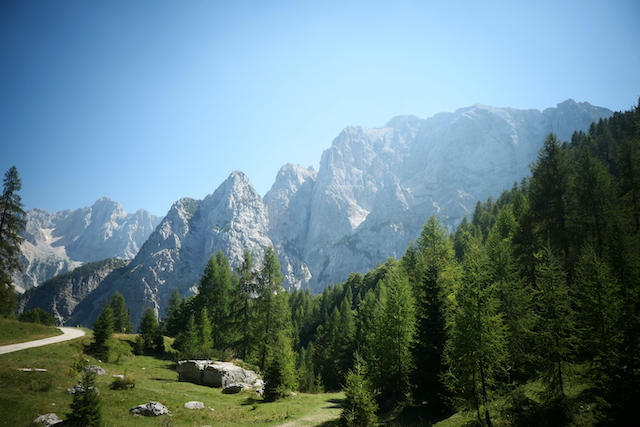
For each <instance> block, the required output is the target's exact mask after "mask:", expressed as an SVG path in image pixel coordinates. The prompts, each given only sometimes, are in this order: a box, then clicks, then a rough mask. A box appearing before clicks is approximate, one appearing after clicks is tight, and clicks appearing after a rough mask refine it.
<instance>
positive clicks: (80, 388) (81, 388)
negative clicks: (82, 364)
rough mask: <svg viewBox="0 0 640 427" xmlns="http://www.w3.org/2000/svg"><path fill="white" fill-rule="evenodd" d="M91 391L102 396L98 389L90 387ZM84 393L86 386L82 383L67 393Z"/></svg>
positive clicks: (69, 389)
mask: <svg viewBox="0 0 640 427" xmlns="http://www.w3.org/2000/svg"><path fill="white" fill-rule="evenodd" d="M90 390H93V392H94V393H95V394H96V395H100V390H99V389H98V387H90ZM84 392H85V389H84V384H82V383H78V384H76V385H74V386H73V387H70V388H68V389H67V393H69V394H76V393H84Z"/></svg>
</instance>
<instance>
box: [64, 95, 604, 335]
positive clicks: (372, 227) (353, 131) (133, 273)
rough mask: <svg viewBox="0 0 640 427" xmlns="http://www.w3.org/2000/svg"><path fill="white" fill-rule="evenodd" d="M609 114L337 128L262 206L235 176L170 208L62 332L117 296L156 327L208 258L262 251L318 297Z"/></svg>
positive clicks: (573, 108)
mask: <svg viewBox="0 0 640 427" xmlns="http://www.w3.org/2000/svg"><path fill="white" fill-rule="evenodd" d="M612 114H613V112H612V111H610V110H607V109H605V108H599V107H594V106H592V105H590V104H588V103H586V102H585V103H577V102H575V101H573V100H568V101H565V102H563V103H561V104H558V106H557V107H556V108H549V109H546V110H544V111H538V110H516V109H513V108H495V107H489V106H485V105H479V104H478V105H474V106H472V107H468V108H462V109H459V110H457V111H456V112H455V113H440V114H437V115H435V116H434V117H431V118H429V119H426V120H423V119H419V118H417V117H414V116H399V117H396V118H394V119H392V120H391V121H390V122H389V123H387V124H386V125H385V126H383V127H380V128H374V129H368V128H365V127H348V128H346V129H345V130H344V131H342V133H341V134H340V135H338V137H337V138H336V139H335V140H334V141H333V144H332V146H331V148H329V149H328V150H326V151H325V152H324V153H323V155H322V159H321V161H320V169H319V171H317V172H316V171H314V170H313V169H310V168H309V169H306V168H303V167H301V166H296V165H292V164H287V165H285V166H283V167H282V169H281V170H280V172H279V173H278V175H277V177H276V180H275V183H274V184H273V186H272V187H271V189H270V190H269V192H268V193H267V194H266V195H265V197H264V199H263V198H261V197H260V196H259V195H258V194H257V193H256V192H255V190H254V189H253V187H252V185H251V183H250V182H249V180H248V179H247V177H246V176H245V175H244V174H243V173H242V172H233V173H232V174H231V176H230V177H229V178H228V179H227V180H226V181H225V182H224V183H222V185H221V186H220V187H219V188H218V189H217V190H216V191H215V192H214V193H213V194H211V195H209V196H207V197H206V198H205V199H203V200H193V199H181V200H178V201H177V202H176V203H174V205H173V206H172V208H171V210H170V211H169V213H168V214H167V216H166V217H165V218H164V219H163V220H162V222H161V223H160V225H159V226H158V227H157V228H156V230H155V231H154V232H153V233H152V234H151V235H150V236H149V239H148V240H147V241H146V242H145V243H144V245H143V246H142V248H141V249H140V251H139V252H138V254H137V255H136V257H135V258H134V259H133V260H132V261H131V262H130V263H129V264H128V265H127V266H126V267H124V268H122V269H119V270H114V271H113V272H112V273H111V274H110V275H109V276H107V277H106V278H105V280H104V281H103V282H102V283H101V284H100V285H99V286H98V287H97V288H96V289H95V290H94V291H93V292H91V294H89V295H88V296H87V298H85V299H84V300H83V301H82V302H81V303H79V304H78V306H77V307H76V309H75V310H74V313H73V314H72V316H71V320H70V321H69V322H70V323H72V324H73V323H82V324H85V325H89V324H91V323H92V322H93V320H94V319H95V318H96V316H97V314H98V312H99V310H100V307H101V305H102V302H103V301H104V300H105V299H106V298H109V297H110V295H111V294H112V293H113V291H115V290H119V291H120V292H121V293H122V294H123V295H124V296H125V299H126V300H127V303H128V304H129V307H130V308H131V315H132V321H133V322H134V324H137V322H138V321H139V320H140V317H141V315H142V312H143V310H144V309H145V308H146V307H153V308H154V309H155V310H156V311H157V312H158V313H159V314H160V315H162V314H163V313H164V307H165V306H166V303H167V300H168V298H169V296H170V294H171V292H172V290H173V288H178V289H179V290H180V292H181V293H182V294H183V295H189V294H191V293H192V292H193V291H194V289H195V288H194V287H195V286H196V284H197V282H198V279H199V277H200V276H201V274H202V271H203V269H204V266H205V263H206V261H207V260H208V258H209V257H210V256H211V254H213V253H215V252H216V251H217V250H222V251H224V252H225V253H226V254H227V256H228V257H229V259H230V261H231V263H232V265H237V264H238V263H239V262H240V261H241V258H242V254H243V251H244V249H245V248H246V249H249V250H250V251H251V252H252V254H253V256H254V258H255V259H256V261H257V262H258V263H259V262H260V261H261V259H262V255H263V253H264V250H265V249H266V247H268V246H269V245H273V246H274V247H275V248H276V251H277V253H278V256H279V259H280V263H281V265H282V271H283V274H284V275H285V285H286V286H288V287H290V288H292V287H297V288H305V287H310V288H311V290H312V291H314V292H320V291H322V290H323V289H324V287H325V286H327V285H331V284H333V283H337V282H342V281H344V280H345V279H346V277H347V276H348V274H349V273H351V272H356V271H360V272H366V271H368V270H369V269H371V268H373V267H375V265H376V263H378V262H384V261H385V259H386V258H387V257H389V256H394V257H400V256H402V254H403V253H404V251H405V250H406V248H407V246H408V244H409V242H410V241H412V240H414V239H415V238H416V237H417V236H418V234H419V233H420V230H421V228H422V225H423V223H424V221H425V220H426V219H427V218H428V217H429V215H432V214H433V215H436V216H437V217H438V218H439V219H440V220H441V221H442V222H443V224H445V225H446V226H447V227H448V228H449V229H450V230H453V228H454V227H455V226H456V225H457V224H458V223H459V222H460V221H461V220H462V218H464V217H465V216H466V215H468V214H470V213H471V212H472V211H473V209H474V207H475V205H476V203H477V201H478V200H486V199H487V198H488V197H497V196H499V194H500V193H501V192H502V191H503V190H505V189H509V188H511V187H512V186H513V184H514V183H515V182H519V181H520V180H522V178H524V177H525V176H527V175H528V173H529V165H530V164H531V163H532V162H534V161H535V159H536V157H537V153H538V150H539V149H540V147H541V146H542V143H543V140H544V138H545V137H546V136H547V135H548V134H549V132H554V133H556V134H557V135H558V136H559V138H560V139H562V140H569V139H570V137H571V134H572V133H573V132H574V131H577V130H583V131H586V130H587V129H588V128H589V125H590V124H591V123H592V122H594V121H598V120H599V119H601V118H605V117H609V116H611V115H612Z"/></svg>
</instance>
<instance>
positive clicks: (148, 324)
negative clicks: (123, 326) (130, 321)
mask: <svg viewBox="0 0 640 427" xmlns="http://www.w3.org/2000/svg"><path fill="white" fill-rule="evenodd" d="M138 333H139V334H140V335H139V336H138V340H139V346H140V350H141V351H143V352H144V351H146V350H160V351H163V350H164V348H159V346H158V344H159V342H160V338H159V337H162V334H161V333H160V329H159V326H158V318H157V317H156V312H155V311H154V310H153V308H151V307H147V309H146V310H145V311H144V313H143V315H142V320H141V321H140V326H139V327H138Z"/></svg>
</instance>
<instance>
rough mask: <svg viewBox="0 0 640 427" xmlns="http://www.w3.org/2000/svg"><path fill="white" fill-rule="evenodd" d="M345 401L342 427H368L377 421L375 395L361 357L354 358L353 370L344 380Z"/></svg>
mask: <svg viewBox="0 0 640 427" xmlns="http://www.w3.org/2000/svg"><path fill="white" fill-rule="evenodd" d="M344 394H345V401H344V405H343V410H342V414H341V417H340V418H341V421H342V425H344V426H346V427H370V426H375V425H376V424H377V421H378V417H377V416H376V411H377V410H378V405H377V404H376V393H375V392H374V389H373V386H372V385H371V382H370V381H369V378H368V375H367V371H366V364H365V362H364V361H363V360H362V357H361V356H359V355H357V354H356V356H355V362H354V365H353V368H352V369H351V370H349V372H348V373H347V376H346V379H345V389H344Z"/></svg>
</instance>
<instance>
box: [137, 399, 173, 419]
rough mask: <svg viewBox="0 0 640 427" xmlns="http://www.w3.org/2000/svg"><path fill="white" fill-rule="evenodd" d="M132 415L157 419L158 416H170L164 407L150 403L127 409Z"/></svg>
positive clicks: (156, 403)
mask: <svg viewBox="0 0 640 427" xmlns="http://www.w3.org/2000/svg"><path fill="white" fill-rule="evenodd" d="M129 412H130V413H131V414H133V415H142V416H145V417H157V416H160V415H171V413H170V412H169V410H168V409H167V407H166V406H164V405H163V404H162V403H160V402H154V401H151V402H149V403H145V404H142V405H138V406H134V407H133V408H131V409H129Z"/></svg>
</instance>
